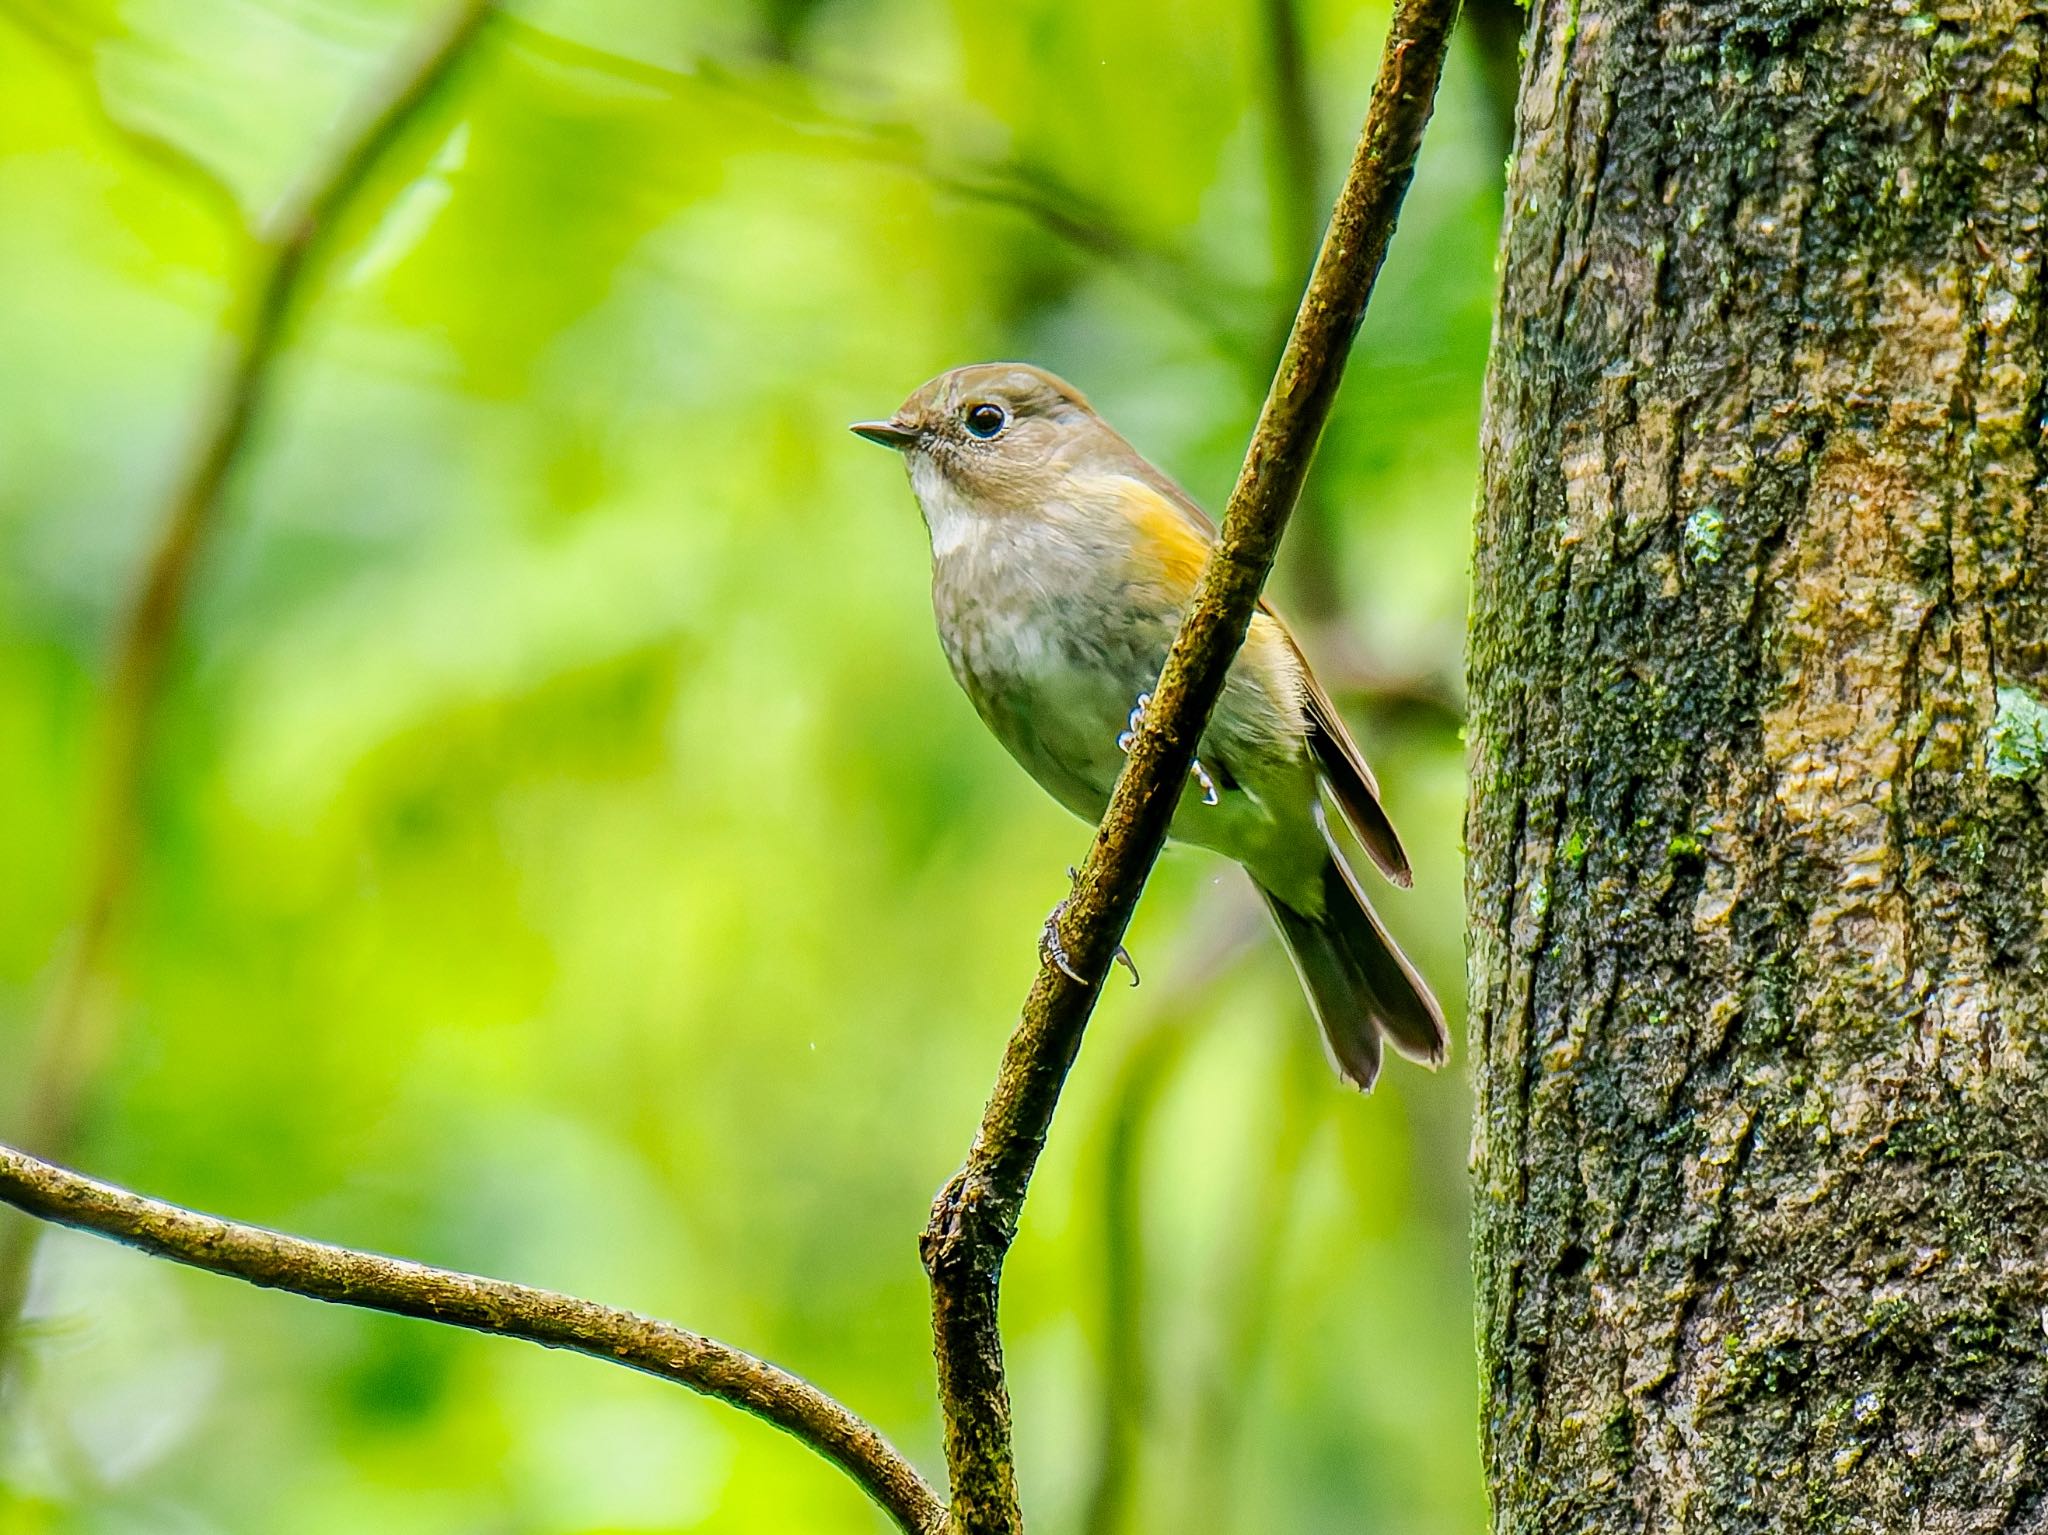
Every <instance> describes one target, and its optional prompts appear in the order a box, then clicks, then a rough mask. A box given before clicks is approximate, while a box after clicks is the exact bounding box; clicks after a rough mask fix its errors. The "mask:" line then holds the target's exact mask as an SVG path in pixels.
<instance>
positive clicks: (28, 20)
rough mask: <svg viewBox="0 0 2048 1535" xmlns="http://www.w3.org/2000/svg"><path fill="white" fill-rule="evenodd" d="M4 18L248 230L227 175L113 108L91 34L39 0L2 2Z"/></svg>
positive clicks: (143, 152)
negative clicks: (83, 32) (99, 74)
mask: <svg viewBox="0 0 2048 1535" xmlns="http://www.w3.org/2000/svg"><path fill="white" fill-rule="evenodd" d="M0 19H4V20H6V21H7V22H8V23H10V24H11V25H12V26H13V27H14V28H15V29H16V30H17V31H19V32H21V33H22V34H23V35H25V36H26V37H28V38H29V39H30V40H31V41H33V42H34V43H36V44H37V45H38V46H40V47H41V48H42V49H43V50H44V51H45V52H47V53H49V54H50V55H51V56H52V57H54V58H55V59H57V60H58V62H59V63H61V64H62V65H63V66H64V67H65V69H66V70H67V71H68V72H69V73H70V74H71V75H72V76H73V77H74V78H75V79H76V81H77V83H78V86H79V89H80V90H81V91H82V92H83V93H84V95H85V98H86V100H87V102H88V103H89V104H90V105H91V107H92V110H93V113H94V115H96V116H97V117H98V118H99V119H100V121H101V122H103V123H105V124H106V126H107V127H108V129H109V130H111V131H112V132H113V133H114V134H115V135H116V136H117V137H119V138H120V139H121V140H122V141H123V142H124V143H126V144H127V145H128V147H129V148H130V149H132V150H134V151H135V153H136V154H138V155H139V156H141V157H142V158H143V159H145V160H147V161H149V163H150V164H152V165H155V166H157V167H159V168H160V169H162V170H164V171H167V172H169V173H170V174H171V175H172V176H173V177H175V178H176V179H177V180H179V181H181V182H183V183H184V184H185V186H186V187H187V188H189V189H190V190H191V191H192V192H193V193H194V194H195V196H196V200H197V201H198V202H200V203H201V204H202V205H204V206H205V208H206V209H207V211H208V212H210V213H212V214H215V215H216V216H218V217H219V218H220V219H221V220H222V222H224V223H225V224H227V225H228V226H229V227H230V228H232V229H235V230H238V231H242V232H245V233H246V232H247V230H248V227H249V213H248V210H247V209H246V208H245V207H243V205H242V199H241V195H240V194H239V193H238V192H236V190H235V188H234V186H233V184H232V183H230V182H229V181H228V179H227V178H226V177H225V176H223V175H221V173H220V172H219V171H217V170H215V169H214V168H213V167H212V166H211V165H209V164H207V163H206V161H204V160H202V159H201V158H200V157H199V156H197V155H195V154H194V153H192V151H191V150H189V149H187V148H186V147H185V146H184V145H182V144H180V143H178V142H177V141H176V140H175V139H173V138H171V137H170V136H168V135H167V134H164V133H161V132H159V131H158V130H156V129H154V128H150V127H147V126H145V125H143V124H141V123H137V122H134V121H131V120H130V119H128V118H126V117H124V116H122V115H121V114H120V113H119V112H117V111H115V110H114V107H113V105H112V103H111V102H109V101H108V100H107V96H106V92H105V90H104V89H103V88H102V87H101V86H100V84H99V82H98V81H97V79H96V78H95V73H96V66H97V57H96V53H95V50H94V47H93V44H92V41H91V40H90V39H89V38H82V37H79V36H78V35H76V34H75V33H74V32H72V31H69V30H67V29H66V25H65V21H64V20H61V19H59V18H58V17H55V16H52V15H51V14H49V10H48V8H47V7H45V6H44V5H42V4H39V3H38V0H4V3H0Z"/></svg>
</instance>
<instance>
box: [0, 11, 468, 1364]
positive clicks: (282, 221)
mask: <svg viewBox="0 0 2048 1535" xmlns="http://www.w3.org/2000/svg"><path fill="white" fill-rule="evenodd" d="M494 9H495V0H454V3H453V4H451V5H450V7H449V8H448V10H447V11H446V12H444V13H443V14H442V16H441V17H440V18H439V19H438V20H437V21H436V22H435V23H434V24H433V26H432V27H431V28H430V29H429V32H428V34H427V35H426V36H425V37H423V38H422V39H421V40H420V41H419V42H418V43H417V44H415V45H414V47H413V48H412V49H411V50H410V52H409V54H408V56H407V57H406V58H405V59H404V60H402V61H401V62H400V63H399V64H398V65H397V67H395V68H394V69H393V70H392V71H391V73H390V76H389V78H388V79H387V80H386V82H385V83H384V85H383V86H382V87H381V88H380V89H378V90H377V91H375V92H374V93H373V95H372V98H371V100H370V101H369V102H367V103H366V104H365V106H364V108H363V110H362V111H361V112H360V114H359V115H358V117H357V118H356V120H355V122H354V124H353V126H352V127H351V128H350V129H349V130H348V131H347V132H346V133H345V134H344V135H343V136H342V138H341V139H340V140H339V142H338V143H337V144H336V145H335V147H334V148H333V149H332V150H331V151H330V152H329V153H327V154H325V155H323V156H322V157H321V158H320V161H319V163H318V164H317V166H316V167H315V168H314V170H313V171H312V173H311V174H310V175H308V176H306V177H305V178H304V180H303V181H302V182H301V183H300V184H299V187H298V188H297V190H296V191H294V192H293V194H292V195H291V196H289V197H288V198H287V199H286V200H285V203H284V205H283V207H281V208H280V209H279V210H278V213H277V215H276V217H275V218H274V219H272V220H271V222H270V226H269V232H268V233H267V234H266V235H265V236H264V238H263V239H262V240H261V241H260V242H259V243H258V245H257V251H256V269H255V272H254V275H253V278H252V280H251V283H250V286H249V289H248V297H247V300H246V304H247V312H246V314H245V315H244V316H243V319H242V323H241V326H240V329H239V331H238V333H237V336H236V340H235V342H234V344H233V346H232V349H231V352H230V355H229V356H228V358H227V359H226V365H225V367H224V368H223V370H222V373H221V375H220V377H219V379H218V380H217V382H216V383H215V385H214V389H213V394H212V399H211V402H210V404H209V405H208V406H207V408H206V411H205V414H204V416H203V418H202V420H201V423H200V427H199V430H198V432H197V434H196V436H195V438H194V441H193V444H192V448H191V451H190V457H189V458H188V460H187V463H186V466H185V468H184V470H183V472H182V474H181V475H180V477H179V479H178V481H177V483H176V485H175V486H174V487H173V489H172V492H171V495H170V498H169V500H168V502H167V504H166V506H165V509H164V514H163V519H162V524H161V527H160V530H159V532H158V535H157V542H156V545H155V547H154V549H153V550H152V551H151V553H150V556H149V562H148V565H147V568H146V569H145V571H144V573H143V578H142V583H141V587H140V589H139V591H138V592H137V595H136V597H135V601H134V605H133V606H132V608H131V609H130V610H129V614H128V617H127V621H126V624H125V627H124V629H123V632H122V635H121V638H120V641H119V645H118V649H117V651H116V655H115V659H114V664H113V681H112V684H111V687H110V690H109V694H108V700H107V708H106V719H105V722H104V724H103V726H102V735H101V739H100V742H99V748H98V749H99V763H98V769H97V783H96V784H95V788H94V798H93V800H92V806H93V809H92V816H93V827H92V838H93V842H92V854H91V865H90V869H89V872H88V875H87V884H86V897H85V906H84V910H83V913H82V915H81V918H80V921H79V925H78V930H77V932H76V934H75V936H74V938H73V941H72V944H71V948H70V951H69V953H68V954H67V955H66V956H65V958H64V960H63V961H62V962H61V965H60V968H59V972H58V976H57V979H56V981H55V983H54V985H53V987H52V989H51V994H50V1003H49V1006H48V1008H47V1010H46V1011H45V1013H44V1016H43V1019H42V1025H41V1030H40V1035H39V1038H38V1042H37V1047H36V1054H35V1059H34V1061H33V1062H32V1063H31V1065H30V1066H29V1068H28V1070H27V1071H26V1072H25V1073H24V1077H25V1079H26V1081H27V1093H28V1095H27V1099H26V1103H25V1114H26V1122H25V1124H24V1125H23V1126H22V1128H21V1131H20V1137H19V1138H20V1139H21V1140H22V1141H23V1143H24V1144H26V1145H27V1146H29V1147H31V1148H33V1149H35V1150H37V1151H39V1152H47V1153H49V1154H51V1155H54V1156H60V1157H61V1156H63V1155H64V1154H65V1152H66V1151H67V1149H68V1148H69V1146H70V1145H71V1142H72V1140H73V1138H74V1136H75V1134H76V1131H77V1125H78V1120H79V1117H80V1114H81V1112H82V1110H83V1107H84V1102H85V1098H86V1094H87V1093H88V1091H89V1090H90V1086H91V1082H92V1080H93V1078H94V1077H95V1076H96V1075H97V1073H98V1069H99V1065H100V1061H101V1059H102V1058H103V1057H104V1056H105V1054H106V1053H107V1050H108V1049H109V1047H110V1044H111V1033H112V1024H111V1016H110V1013H109V1011H108V1010H107V1009H106V1008H104V1007H102V1006H101V1005H100V1004H99V998H98V996H97V992H98V990H99V985H100V970H101V964H102V960H103V957H104V955H105V951H106V946H107V941H108V939H109V937H110V935H111V933H112V931H113V926H114V920H115V917H116V915H117V913H118V912H119V910H120V908H121V905H122V903H123V901H124V900H125V899H126V896H127V892H128V887H129V883H130V879H131V876H132V874H133V870H134V862H135V851H136V843H137V840H138V836H139V827H140V822H141V805H140V799H141V791H142V784H143V778H144V773H145V770H146V768H147V765H148V758H149V749H150V736H151V733H152V730H153V727H154V725H155V719H156V713H157V708H158V705H159V703H160V701H161V698H162V694H163V688H164V677H165V675H166V672H167V670H168V666H169V661H170V654H171V645H172V641H173V639H174V637H175V635H176V631H177V628H178V624H179V621H180V618H181V617H182V615H183V613H184V609H185V600H186V596H187V593H188V592H189V590H190V588H191V585H192V576H193V571H194V569H195V567H196V566H197V564H198V561H199V557H200V554H201V552H202V551H203V550H204V548H205V545H206V542H207V540H208V538H209V537H210V536H211V534H212V533H213V531H214V528H215V526H216V525H217V523H218V522H219V520H220V508H221V502H222V494H223V492H224V490H225V489H226V486H227V484H228V481H229V478H230V476H231V474H232V472H233V470H234V468H235V465H236V463H237V462H238V460H239V459H240V457H241V454H242V450H243V448H244V447H245V446H246V445H247V442H248V438H249V430H250V427H251V425H252V424H253V422H254V421H255V419H256V415H257V412H258V411H259V410H260V409H261V407H262V405H263V403H264V400H265V398H266V397H267V395H268V393H269V388H270V383H271V379H272V377H273V374H274V372H275V364H276V361H277V358H278V355H279V353H280V352H281V351H282V350H283V347H284V342H285V339H286V335H287V332H288V331H289V329H290V323H291V319H292V316H293V314H294V312H295V311H296V308H297V306H298V303H299V300H300V298H301V296H302V294H303V291H304V289H305V287H306V285H307V282H308V280H309V278H310V276H311V275H312V274H313V273H314V272H315V271H316V270H317V268H318V265H319V260H320V258H321V257H322V256H323V255H324V254H325V251H326V246H327V243H328V242H329V241H330V240H331V238H332V236H333V232H334V229H335V227H336V225H337V224H338V223H339V221H340V217H341V215H342V213H343V212H344V211H345V210H346V209H347V207H348V205H349V204H350V203H351V202H352V201H353V200H354V199H355V197H356V194H357V193H359V192H360V191H361V190H362V188H363V186H364V184H365V183H366V182H367V181H368V180H369V178H370V176H371V174H372V172H374V171H375V169H376V168H377V166H378V165H379V164H380V163H381V161H382V160H383V158H384V156H385V155H386V154H387V153H388V152H389V151H390V149H391V148H392V146H393V145H395V144H396V143H397V142H398V141H399V139H400V138H401V137H402V136H403V135H404V133H405V130H406V128H407V127H408V126H409V125H410V124H411V123H412V121H413V120H414V119H415V118H416V117H417V116H418V115H419V113H420V112H421V111H422V109H424V108H425V107H426V106H427V105H428V104H429V103H430V102H431V101H432V100H433V99H434V98H435V96H436V95H437V94H438V93H439V91H440V89H441V87H442V86H443V85H444V84H446V83H447V81H448V79H449V77H450V76H451V75H452V74H453V73H454V71H455V68H456V66H457V65H458V64H459V63H460V62H461V61H462V59H463V58H464V56H465V55H466V54H467V53H468V51H469V49H470V45H471V44H472V43H473V42H474V41H475V40H476V38H477V36H478V34H479V32H480V31H481V30H482V27H483V24H484V22H485V20H486V19H487V18H488V17H489V16H490V15H491V13H492V11H493V10H494ZM35 1241H36V1228H35V1227H34V1226H33V1225H30V1224H28V1223H26V1222H21V1221H7V1222H5V1223H4V1224H0V1377H4V1374H5V1372H6V1365H7V1360H8V1357H9V1355H10V1354H11V1352H12V1347H11V1344H12V1336H13V1332H14V1329H15V1324H16V1322H17V1321H18V1319H19V1317H20V1314H21V1306H22V1302H23V1299H24V1297H25V1295H26V1291H27V1288H28V1271H29V1265H30V1262H31V1259H32V1258H33V1256H34V1251H35Z"/></svg>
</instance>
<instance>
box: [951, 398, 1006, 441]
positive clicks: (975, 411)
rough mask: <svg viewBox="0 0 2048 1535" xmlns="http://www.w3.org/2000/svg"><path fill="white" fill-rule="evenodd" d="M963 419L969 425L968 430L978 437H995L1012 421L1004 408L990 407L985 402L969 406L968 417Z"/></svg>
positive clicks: (998, 406)
mask: <svg viewBox="0 0 2048 1535" xmlns="http://www.w3.org/2000/svg"><path fill="white" fill-rule="evenodd" d="M961 419H962V420H964V421H965V422H966V423H967V430H968V431H970V432H972V433H974V435H975V436H977V437H993V436H995V434H996V433H998V432H1000V431H1001V430H1002V429H1003V428H1004V427H1005V426H1007V425H1009V421H1010V418H1009V416H1008V415H1006V414H1005V413H1004V411H1003V407H1002V406H1000V405H990V404H989V403H988V402H987V401H985V400H984V401H983V402H982V403H981V404H979V405H970V406H968V407H967V413H966V415H965V416H963V417H962V418H961Z"/></svg>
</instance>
